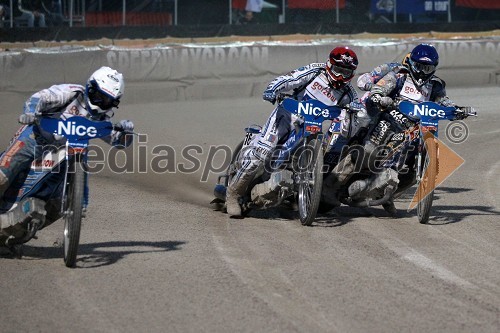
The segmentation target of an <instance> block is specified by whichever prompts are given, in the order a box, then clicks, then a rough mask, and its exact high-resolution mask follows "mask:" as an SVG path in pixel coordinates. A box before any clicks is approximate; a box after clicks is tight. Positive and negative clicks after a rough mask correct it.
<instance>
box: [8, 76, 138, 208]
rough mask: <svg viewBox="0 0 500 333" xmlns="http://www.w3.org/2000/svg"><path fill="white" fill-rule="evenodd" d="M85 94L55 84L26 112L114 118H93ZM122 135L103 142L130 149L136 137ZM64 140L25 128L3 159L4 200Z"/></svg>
mask: <svg viewBox="0 0 500 333" xmlns="http://www.w3.org/2000/svg"><path fill="white" fill-rule="evenodd" d="M84 91H85V88H84V87H83V86H81V85H77V84H60V85H53V86H51V87H50V88H48V89H44V90H41V91H39V92H37V93H35V94H33V95H32V96H31V97H30V98H29V99H28V100H27V101H26V103H25V105H24V113H25V114H35V113H37V114H38V113H41V114H42V115H43V114H54V113H55V114H56V116H57V115H58V114H60V118H61V119H68V118H71V117H76V116H78V117H86V118H89V119H92V120H94V121H104V120H109V119H111V117H112V116H113V112H112V111H108V112H107V113H106V114H102V115H101V116H100V117H99V119H96V118H95V117H91V115H90V113H89V112H88V111H87V109H86V107H85V98H84ZM122 134H123V133H122V132H117V131H114V130H113V131H112V133H111V135H110V136H109V137H105V138H103V140H104V141H106V142H107V143H109V144H111V145H113V146H115V147H117V148H123V147H126V146H129V145H130V144H131V143H132V140H133V138H132V136H131V135H122ZM62 140H64V139H63V138H61V137H57V136H56V135H53V134H52V133H41V131H40V130H39V128H38V127H37V126H34V125H28V126H23V127H21V128H20V129H19V130H18V132H17V133H16V135H15V136H14V137H13V138H12V140H11V141H10V144H9V147H8V148H7V149H6V150H5V152H4V154H3V155H2V156H1V158H0V199H1V198H2V197H3V195H4V191H5V190H6V189H7V188H8V185H9V184H10V183H11V182H13V181H14V180H15V178H16V177H17V176H18V175H20V174H21V173H23V172H28V171H29V169H30V167H31V163H32V162H33V160H35V159H38V158H40V157H42V156H43V153H44V152H45V151H44V148H43V147H50V146H54V145H60V144H62V143H63V141H62Z"/></svg>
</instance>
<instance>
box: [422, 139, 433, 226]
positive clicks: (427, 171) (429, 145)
mask: <svg viewBox="0 0 500 333" xmlns="http://www.w3.org/2000/svg"><path fill="white" fill-rule="evenodd" d="M424 144H425V153H424V163H423V167H422V173H421V174H422V179H421V180H420V182H419V185H418V190H417V193H418V195H417V200H418V203H417V217H418V222H420V223H422V224H426V223H427V222H428V221H429V215H430V212H431V207H432V201H433V200H434V188H435V187H436V177H437V173H438V152H437V143H436V141H435V140H434V138H433V137H432V138H427V139H426V140H425V142H424ZM426 194H427V195H426Z"/></svg>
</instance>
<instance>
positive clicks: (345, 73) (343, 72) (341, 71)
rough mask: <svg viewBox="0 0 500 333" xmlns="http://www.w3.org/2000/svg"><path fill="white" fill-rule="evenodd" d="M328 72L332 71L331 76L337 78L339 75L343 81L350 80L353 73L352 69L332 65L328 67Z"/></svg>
mask: <svg viewBox="0 0 500 333" xmlns="http://www.w3.org/2000/svg"><path fill="white" fill-rule="evenodd" d="M330 70H331V71H332V73H333V74H335V75H337V76H338V75H340V76H342V77H343V78H344V79H350V78H351V77H352V76H353V75H354V71H353V70H352V69H349V68H344V67H339V66H337V65H332V66H331V67H330Z"/></svg>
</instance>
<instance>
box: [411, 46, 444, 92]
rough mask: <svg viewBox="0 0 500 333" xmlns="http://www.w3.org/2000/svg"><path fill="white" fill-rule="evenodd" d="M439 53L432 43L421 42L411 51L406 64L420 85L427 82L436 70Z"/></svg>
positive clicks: (414, 79)
mask: <svg viewBox="0 0 500 333" xmlns="http://www.w3.org/2000/svg"><path fill="white" fill-rule="evenodd" d="M438 63H439V55H438V53H437V51H436V49H435V48H434V46H432V45H430V44H419V45H417V46H415V48H414V49H413V50H412V51H411V53H410V57H409V59H408V62H407V63H405V65H406V66H407V67H408V70H409V71H410V75H411V78H412V79H413V81H414V82H415V84H416V85H417V86H419V87H421V86H423V85H424V84H426V83H427V82H428V81H429V80H430V79H431V77H432V76H433V75H434V73H435V72H436V67H437V65H438Z"/></svg>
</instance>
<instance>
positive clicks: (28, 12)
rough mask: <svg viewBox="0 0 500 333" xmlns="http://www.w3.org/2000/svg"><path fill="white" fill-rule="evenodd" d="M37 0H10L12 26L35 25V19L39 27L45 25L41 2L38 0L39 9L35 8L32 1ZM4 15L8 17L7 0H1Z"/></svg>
mask: <svg viewBox="0 0 500 333" xmlns="http://www.w3.org/2000/svg"><path fill="white" fill-rule="evenodd" d="M36 1H37V0H31V1H30V0H13V1H12V16H13V17H14V26H27V27H29V28H32V27H34V26H35V21H36V22H37V23H38V26H39V27H45V26H46V25H45V15H44V14H43V13H42V11H43V8H42V6H41V2H40V1H39V0H38V3H39V9H38V10H36V8H37V7H36V6H35V4H34V2H36ZM1 3H2V5H3V7H4V11H5V14H4V15H5V17H9V18H10V8H9V7H8V4H10V1H9V0H6V1H4V0H2V1H1Z"/></svg>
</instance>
